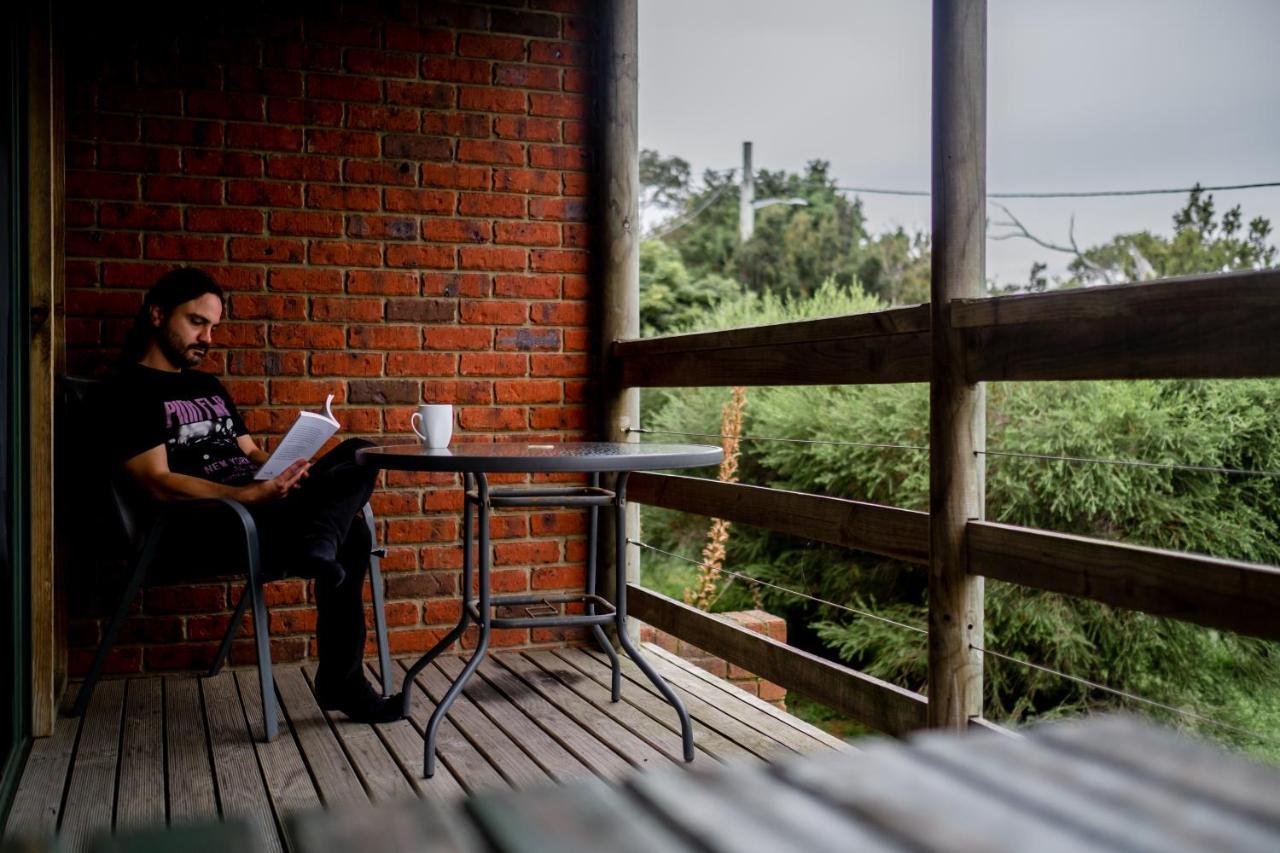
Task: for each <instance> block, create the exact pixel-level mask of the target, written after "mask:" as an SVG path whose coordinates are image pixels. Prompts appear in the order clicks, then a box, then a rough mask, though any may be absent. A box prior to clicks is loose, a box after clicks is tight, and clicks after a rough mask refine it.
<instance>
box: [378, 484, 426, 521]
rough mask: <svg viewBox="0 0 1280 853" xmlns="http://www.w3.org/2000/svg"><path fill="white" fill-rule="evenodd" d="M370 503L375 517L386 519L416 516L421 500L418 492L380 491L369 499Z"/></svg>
mask: <svg viewBox="0 0 1280 853" xmlns="http://www.w3.org/2000/svg"><path fill="white" fill-rule="evenodd" d="M369 503H370V505H371V506H372V507H373V512H374V514H375V515H377V516H378V517H379V518H386V517H387V516H389V515H414V514H416V513H417V512H418V508H419V506H420V505H421V500H420V498H419V497H418V493H417V492H393V491H388V490H386V489H379V490H377V491H375V492H374V493H373V495H372V497H370V498H369Z"/></svg>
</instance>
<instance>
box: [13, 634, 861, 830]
mask: <svg viewBox="0 0 1280 853" xmlns="http://www.w3.org/2000/svg"><path fill="white" fill-rule="evenodd" d="M645 652H646V655H647V657H648V658H649V660H650V661H652V662H653V664H654V666H655V667H656V668H657V669H658V670H659V672H661V673H662V674H663V676H664V677H665V678H666V679H667V680H668V682H669V683H670V684H671V685H672V686H673V687H674V688H675V689H676V691H677V692H678V693H680V694H681V696H682V698H683V699H684V701H685V703H686V705H687V707H688V709H689V712H690V714H691V715H692V716H693V719H694V724H695V742H696V744H697V749H698V756H697V758H696V759H695V763H696V762H698V761H701V762H708V761H714V762H737V763H743V764H760V763H762V762H765V761H770V760H773V759H775V758H780V757H784V756H787V755H794V754H796V753H810V752H824V751H831V750H837V749H845V750H848V749H850V747H848V746H846V745H844V744H842V743H841V742H840V741H838V740H836V739H834V738H832V737H830V736H829V735H827V734H825V733H823V732H821V731H819V730H818V729H815V728H813V727H812V726H809V725H807V724H806V723H804V722H802V721H800V720H797V719H796V718H794V717H791V716H789V715H787V714H785V713H783V712H781V711H779V710H777V709H776V708H773V707H772V706H770V705H768V704H766V703H764V702H761V701H760V700H759V699H757V698H755V697H754V696H750V695H748V694H746V693H744V692H742V691H741V690H738V689H737V688H735V687H733V686H732V685H730V684H728V683H727V682H724V681H721V680H720V679H717V678H715V677H713V676H711V675H709V674H707V673H705V672H703V671H701V670H699V669H697V668H695V667H693V666H691V665H689V664H687V663H686V662H684V661H682V660H680V659H678V658H676V657H674V656H672V655H669V654H667V653H666V652H664V651H663V650H662V649H659V648H657V647H656V646H645ZM397 666H398V669H397V673H398V674H399V675H400V676H403V673H404V664H403V663H398V664H397ZM461 666H462V661H461V659H459V658H456V657H446V658H442V659H441V660H439V661H437V663H436V664H435V665H434V666H433V667H430V668H428V670H427V671H426V672H425V673H423V675H422V676H420V677H419V679H418V681H417V684H416V688H417V691H418V693H417V697H416V699H415V702H414V706H413V716H412V719H411V720H403V721H401V722H398V723H394V724H391V725H383V726H377V727H374V726H367V725H359V724H354V723H350V722H348V721H346V720H345V718H341V717H340V715H339V716H333V717H330V716H328V715H326V714H325V713H324V712H323V711H321V710H320V708H319V706H318V705H317V704H316V701H315V697H314V695H313V693H312V690H311V682H312V678H313V675H314V672H313V670H312V668H311V667H309V666H305V667H298V666H280V667H277V668H276V690H277V693H278V694H279V696H280V701H281V705H282V706H283V707H282V717H281V730H280V736H279V737H278V738H276V740H275V741H274V742H272V743H261V742H259V741H258V740H255V739H254V738H253V737H252V736H251V735H250V727H252V731H253V732H259V731H260V730H261V727H262V722H261V719H262V718H261V712H260V710H259V708H260V705H259V694H258V689H257V674H256V671H254V670H240V671H236V672H224V673H222V674H220V675H218V676H217V677H215V678H211V679H199V678H193V677H169V678H160V677H150V678H136V679H127V680H117V681H104V682H102V683H101V684H100V685H99V686H98V689H97V691H95V694H94V697H93V701H92V703H91V704H90V708H89V711H88V713H87V714H86V715H85V717H84V719H83V721H81V720H78V719H74V718H69V717H65V716H64V717H62V718H60V719H59V720H58V724H57V729H56V731H55V733H54V735H53V736H52V737H49V738H43V739H40V740H38V741H36V743H35V744H34V746H33V747H32V752H31V755H30V757H29V758H28V760H27V765H26V768H25V770H24V772H23V777H22V781H21V784H20V786H19V789H18V792H17V796H16V798H15V801H14V805H13V810H12V812H11V813H10V816H9V821H8V824H7V827H6V832H5V835H6V837H14V836H19V837H24V836H42V835H43V836H47V835H49V834H51V833H54V832H57V833H58V834H59V835H60V836H61V837H62V838H61V840H62V841H63V842H64V844H66V849H69V850H79V849H81V848H82V847H83V846H84V844H85V842H86V841H87V840H88V839H89V838H90V837H92V836H93V835H96V834H99V833H101V832H103V831H110V830H112V829H113V828H114V829H115V830H117V831H118V830H121V829H125V828H129V827H136V826H139V825H154V824H163V823H164V822H165V821H168V822H169V823H170V824H179V823H184V822H189V821H201V820H208V819H211V818H212V819H217V818H219V817H221V818H224V819H225V818H227V817H230V816H238V817H243V818H246V819H248V820H249V821H250V822H251V823H252V824H253V825H254V826H256V827H257V828H258V829H259V830H260V831H261V833H262V835H263V837H264V839H265V840H266V842H267V849H270V850H281V849H283V847H284V842H283V835H282V827H283V825H284V824H283V819H284V817H285V815H287V814H288V813H289V812H292V811H295V810H299V809H314V808H318V807H322V806H323V807H333V806H338V805H348V804H359V803H367V802H370V801H373V802H385V801H392V800H397V799H407V798H412V797H420V798H425V799H435V800H445V801H448V800H455V799H459V798H461V797H464V796H465V795H467V794H469V793H472V792H476V791H483V790H486V789H502V788H522V787H527V786H532V785H539V784H545V783H548V782H561V781H565V780H569V779H575V778H582V777H588V776H598V777H601V778H603V779H605V780H616V779H617V778H619V777H620V776H621V775H623V774H629V773H632V772H634V771H635V770H637V769H639V770H644V769H647V768H656V767H671V766H674V765H676V764H679V763H680V762H679V755H680V739H679V734H678V725H677V722H676V716H675V713H674V711H672V709H671V708H670V706H668V705H667V704H666V703H665V702H664V701H663V700H662V699H661V698H660V697H659V696H658V695H657V693H656V691H654V690H653V688H652V686H651V685H650V684H649V683H648V681H647V679H645V678H644V676H643V674H641V673H640V671H639V670H638V669H637V668H636V667H635V665H634V664H632V663H630V662H629V661H627V662H626V666H625V675H626V680H625V681H624V685H623V700H622V701H621V702H619V703H617V704H613V703H611V702H610V701H609V691H608V683H609V670H608V666H607V664H606V663H605V662H604V660H603V658H602V656H600V654H599V652H598V651H596V650H587V649H561V650H555V651H536V652H525V653H515V652H506V653H501V654H497V655H494V656H492V657H491V658H490V659H489V660H488V661H487V662H486V664H485V665H484V666H483V667H481V669H480V671H479V674H480V675H481V676H482V678H476V679H473V680H472V682H471V685H470V686H469V687H468V689H467V691H466V693H465V695H464V696H463V697H460V698H459V700H458V701H457V702H456V703H455V704H454V706H453V709H452V711H451V712H450V715H449V721H448V722H446V723H445V725H444V726H443V727H442V728H441V734H440V738H439V751H438V758H439V760H438V761H437V767H438V769H437V772H436V775H435V777H434V778H432V779H423V778H422V730H423V727H424V726H425V725H426V722H427V718H428V717H429V715H430V712H431V710H432V708H433V707H434V701H433V700H434V699H436V698H438V697H439V696H441V695H442V694H443V692H444V690H445V688H446V687H447V685H448V680H449V678H450V677H451V676H452V675H454V674H456V673H457V672H458V671H459V670H460V669H461ZM72 692H74V691H72Z"/></svg>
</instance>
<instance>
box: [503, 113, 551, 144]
mask: <svg viewBox="0 0 1280 853" xmlns="http://www.w3.org/2000/svg"><path fill="white" fill-rule="evenodd" d="M493 132H494V135H495V136H497V137H498V138H499V139H514V140H518V141H521V142H560V141H561V137H560V122H559V121H556V120H554V119H548V118H527V117H525V116H510V115H501V116H497V117H496V118H494V120H493Z"/></svg>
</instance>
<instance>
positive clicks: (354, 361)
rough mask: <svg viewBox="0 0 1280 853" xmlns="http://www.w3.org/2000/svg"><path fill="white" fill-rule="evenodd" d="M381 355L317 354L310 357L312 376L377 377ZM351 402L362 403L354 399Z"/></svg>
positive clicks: (380, 369)
mask: <svg viewBox="0 0 1280 853" xmlns="http://www.w3.org/2000/svg"><path fill="white" fill-rule="evenodd" d="M381 373H382V355H381V354H380V353H368V352H318V353H315V354H313V355H312V356H311V375H312V376H379V375H381ZM352 395H353V396H352V398H351V402H364V401H361V400H356V399H355V398H354V391H353V392H352Z"/></svg>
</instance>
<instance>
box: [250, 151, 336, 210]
mask: <svg viewBox="0 0 1280 853" xmlns="http://www.w3.org/2000/svg"><path fill="white" fill-rule="evenodd" d="M267 177H269V178H276V179H279V180H286V181H327V182H329V183H336V182H337V181H340V180H342V161H341V160H339V159H338V158H337V157H316V156H314V155H307V156H302V157H292V156H286V155H276V156H271V157H268V158H267ZM298 192H299V196H298V197H299V198H301V197H302V196H301V188H299V190H298ZM300 204H301V202H298V203H297V204H296V205H295V206H298V205H300Z"/></svg>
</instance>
